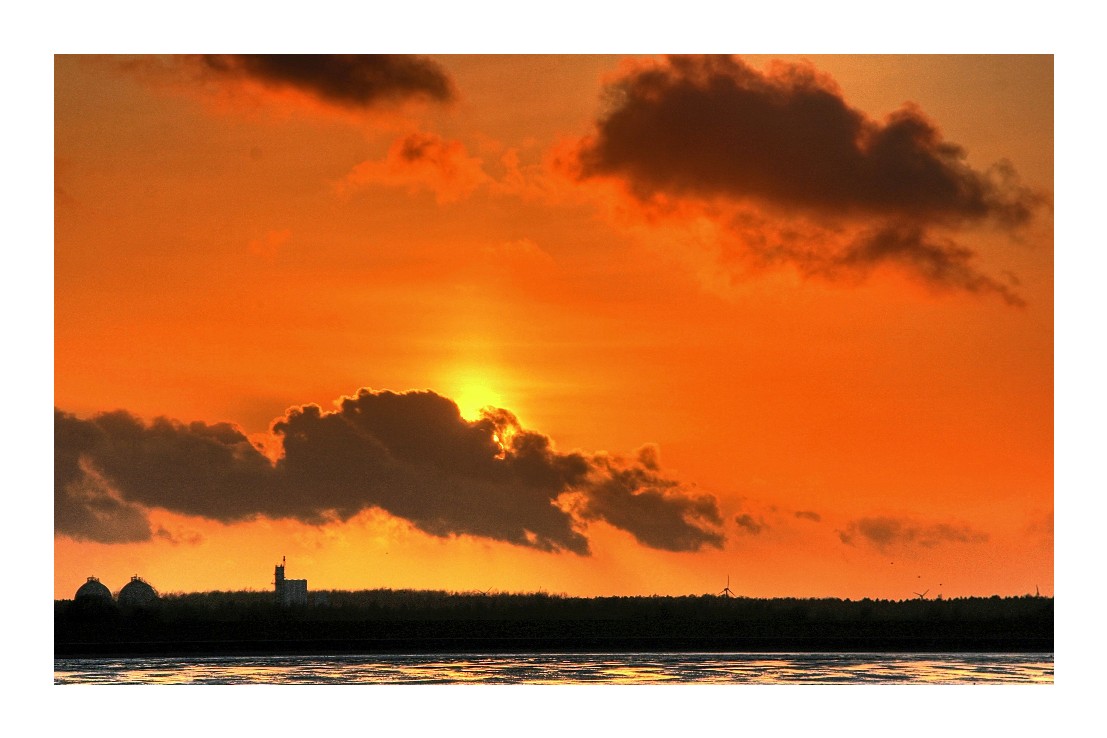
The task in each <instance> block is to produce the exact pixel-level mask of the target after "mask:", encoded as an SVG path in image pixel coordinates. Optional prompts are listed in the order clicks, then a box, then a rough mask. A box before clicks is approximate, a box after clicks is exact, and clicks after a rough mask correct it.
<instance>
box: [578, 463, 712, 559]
mask: <svg viewBox="0 0 1107 738" xmlns="http://www.w3.org/2000/svg"><path fill="white" fill-rule="evenodd" d="M656 463H657V456H656V449H654V448H651V447H646V448H645V449H643V450H642V451H640V452H639V458H638V460H636V461H635V462H633V463H628V462H625V461H622V460H618V459H612V458H610V457H602V456H601V457H596V458H595V459H594V460H593V464H594V466H595V469H596V472H597V473H596V475H595V478H594V481H593V483H592V485H591V487H590V488H589V489H588V490H587V491H586V493H585V494H584V496H583V497H584V499H583V505H581V507H580V508H579V513H580V515H581V516H582V517H583V518H585V519H587V520H604V521H606V522H608V523H610V524H611V525H613V526H615V527H616V528H622V529H623V530H626V531H628V532H630V533H631V534H632V535H633V536H634V537H635V539H637V540H638V542H639V543H642V544H644V545H646V546H650V547H651V548H660V549H664V550H667V551H698V550H699V549H700V548H702V547H704V546H714V547H715V548H722V545H723V536H722V534H720V533H718V532H716V531H714V530H712V529H711V527H710V526H718V525H722V522H723V521H722V518H721V517H720V516H719V510H718V506H717V505H716V503H715V498H714V497H711V496H710V495H694V494H690V493H689V492H687V491H686V490H684V489H682V488H681V485H680V484H679V483H678V482H676V481H674V480H671V479H666V478H665V477H663V476H662V475H661V474H660V473H659V472H658V471H657V469H656Z"/></svg>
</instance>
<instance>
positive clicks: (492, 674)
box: [54, 653, 1053, 684]
mask: <svg viewBox="0 0 1107 738" xmlns="http://www.w3.org/2000/svg"><path fill="white" fill-rule="evenodd" d="M54 683H55V684H813V683H819V684H897V683H899V684H1016V683H1017V684H1031V683H1045V684H1052V683H1053V654H1052V653H1043V654H1023V653H1019V654H1004V653H988V654H980V653H948V654H933V653H927V654H886V653H784V654H781V653H773V654H764V653H726V654H719V653H665V654H660V653H621V654H527V653H521V654H511V655H499V656H485V655H464V654H456V655H455V654H451V655H448V656H445V655H440V656H427V655H388V656H211V657H185V658H178V657H138V658H135V657H128V658H82V659H55V660H54Z"/></svg>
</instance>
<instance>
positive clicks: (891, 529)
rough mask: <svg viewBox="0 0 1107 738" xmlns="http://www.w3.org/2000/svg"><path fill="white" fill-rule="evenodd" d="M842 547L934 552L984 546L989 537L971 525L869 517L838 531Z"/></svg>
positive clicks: (853, 522)
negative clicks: (952, 546) (909, 548)
mask: <svg viewBox="0 0 1107 738" xmlns="http://www.w3.org/2000/svg"><path fill="white" fill-rule="evenodd" d="M838 537H839V539H841V541H842V543H846V544H849V545H851V546H852V545H857V544H858V543H866V544H868V545H870V546H873V547H875V548H877V549H878V550H881V551H887V550H890V549H892V548H896V547H902V546H921V547H923V548H932V547H934V546H938V545H942V544H946V543H982V542H984V541H986V540H988V536H987V534H986V533H983V532H981V531H978V530H975V529H973V528H971V527H969V526H967V525H963V524H953V523H922V522H918V521H915V520H910V519H907V518H894V517H888V516H877V517H866V518H859V519H857V520H853V521H850V523H849V524H848V525H847V526H846V528H845V529H844V530H839V531H838Z"/></svg>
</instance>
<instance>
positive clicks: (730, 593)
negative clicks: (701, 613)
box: [719, 574, 734, 597]
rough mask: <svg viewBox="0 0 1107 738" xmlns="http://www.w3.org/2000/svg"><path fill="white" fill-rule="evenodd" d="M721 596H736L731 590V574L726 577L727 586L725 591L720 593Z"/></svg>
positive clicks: (724, 588)
mask: <svg viewBox="0 0 1107 738" xmlns="http://www.w3.org/2000/svg"><path fill="white" fill-rule="evenodd" d="M719 594H721V595H723V596H724V597H733V596H734V592H732V591H731V589H730V575H729V574H727V575H726V586H725V587H723V591H722V592H720V593H719Z"/></svg>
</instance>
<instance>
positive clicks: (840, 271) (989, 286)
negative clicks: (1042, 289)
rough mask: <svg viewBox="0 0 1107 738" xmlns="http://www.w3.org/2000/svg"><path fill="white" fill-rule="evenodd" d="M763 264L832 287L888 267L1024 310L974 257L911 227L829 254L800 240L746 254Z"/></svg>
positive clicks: (879, 231) (867, 234) (886, 229)
mask: <svg viewBox="0 0 1107 738" xmlns="http://www.w3.org/2000/svg"><path fill="white" fill-rule="evenodd" d="M750 250H751V253H753V254H755V255H756V257H757V258H759V259H760V260H761V261H762V262H763V263H774V262H781V263H788V264H791V265H793V266H795V267H796V268H797V269H798V270H799V271H800V272H802V273H803V274H805V275H807V276H815V277H823V278H827V279H830V280H834V281H839V280H849V279H855V280H856V279H863V278H864V277H865V276H867V275H868V274H869V273H870V272H872V271H873V270H874V269H877V268H879V267H882V266H890V267H893V268H898V269H900V270H902V271H904V272H905V273H906V274H908V276H911V277H913V278H915V279H917V280H919V281H921V282H922V283H923V284H926V285H927V286H929V287H930V288H932V289H934V290H961V291H965V292H970V293H974V294H993V295H996V296H998V297H999V298H1000V299H1002V300H1003V301H1004V302H1006V303H1007V304H1008V305H1012V306H1014V307H1025V305H1026V301H1025V300H1024V299H1023V298H1022V297H1021V296H1020V295H1019V294H1018V293H1017V292H1015V290H1014V287H1015V285H1017V284H1018V280H1017V279H1015V278H1013V277H1012V276H1009V277H1008V280H1009V282H1010V283H1009V284H1008V283H1004V282H1002V281H1000V280H998V279H995V278H993V277H989V276H988V275H986V274H984V273H982V272H980V271H979V270H978V269H977V268H976V266H975V265H974V264H973V260H974V259H975V257H976V254H975V253H974V252H973V251H972V249H968V248H965V247H964V246H961V245H959V244H957V243H956V242H954V241H952V240H950V239H948V238H945V239H943V238H936V237H932V236H929V235H928V234H927V233H926V231H925V229H923V228H922V227H920V226H918V225H914V224H911V223H900V224H885V225H882V226H880V227H878V228H875V229H871V230H865V231H862V232H861V233H859V234H858V235H857V236H856V237H855V238H854V239H853V240H851V241H849V242H847V243H846V244H845V245H844V246H843V247H840V248H835V249H829V248H826V247H825V246H824V245H823V244H821V243H816V244H815V245H811V244H809V243H804V242H803V240H802V239H800V238H796V237H793V238H790V239H781V240H779V241H776V242H774V243H772V244H771V245H754V246H751V248H750Z"/></svg>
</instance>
